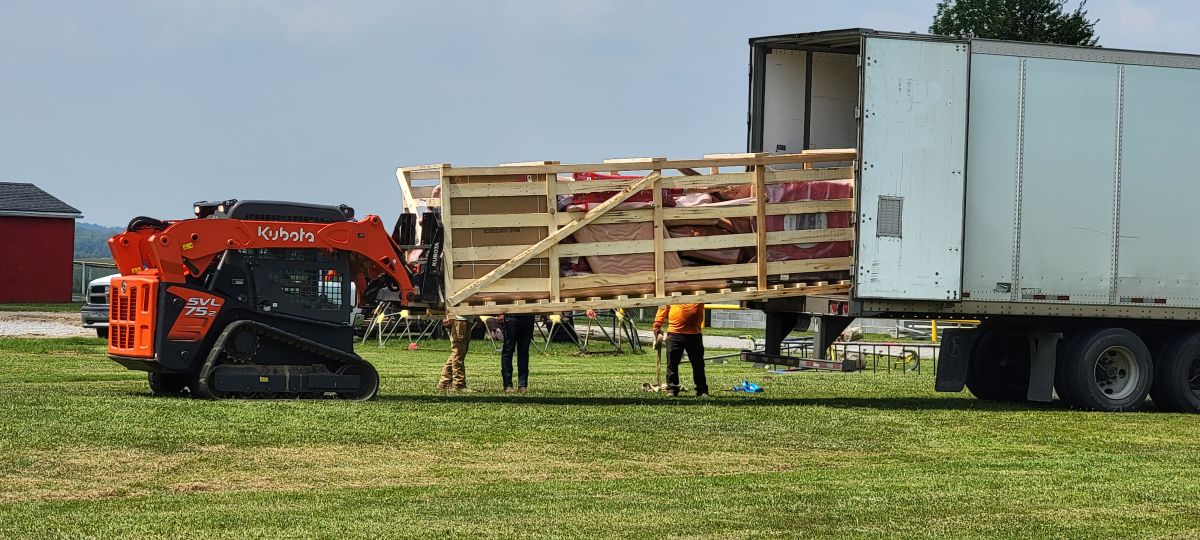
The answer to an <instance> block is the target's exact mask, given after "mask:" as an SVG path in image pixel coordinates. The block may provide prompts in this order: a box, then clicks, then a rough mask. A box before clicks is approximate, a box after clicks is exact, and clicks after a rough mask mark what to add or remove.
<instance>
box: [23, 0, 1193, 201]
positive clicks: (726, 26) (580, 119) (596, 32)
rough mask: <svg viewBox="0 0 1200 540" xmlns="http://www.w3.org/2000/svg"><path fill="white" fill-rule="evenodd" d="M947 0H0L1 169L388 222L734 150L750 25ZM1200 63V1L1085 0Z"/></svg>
mask: <svg viewBox="0 0 1200 540" xmlns="http://www.w3.org/2000/svg"><path fill="white" fill-rule="evenodd" d="M935 4H936V0H919V1H918V0H897V1H891V2H886V1H870V0H864V1H840V2H828V1H825V2H816V1H812V2H809V1H803V0H792V1H761V2H753V1H745V2H715V1H683V0H678V1H670V0H641V1H623V0H614V1H599V0H561V1H549V0H528V1H516V0H511V1H495V2H485V1H480V2H459V1H451V0H443V1H435V2H430V1H425V2H409V1H404V0H394V1H388V0H377V1H376V0H343V1H338V2H322V1H316V0H291V1H286V0H256V1H248V0H247V1H234V0H177V1H165V0H129V1H119V0H114V1H108V2H91V1H88V2H65V1H63V2H54V1H44V0H43V1H23V0H0V180H4V181H18V182H20V181H25V182H34V183H36V184H38V185H40V186H42V187H43V188H44V189H46V190H48V191H50V192H51V193H53V194H54V195H56V196H58V197H60V198H62V199H64V200H65V201H67V202H69V203H71V204H72V205H74V206H76V207H78V208H80V209H81V210H82V211H83V212H84V214H85V215H86V220H87V221H92V222H99V223H104V224H112V225H121V224H124V223H125V222H126V221H128V220H129V218H131V217H133V216H135V215H143V214H144V215H151V216H156V217H164V218H182V217H187V216H188V213H189V212H190V210H191V203H192V202H194V201H196V200H201V199H226V198H241V199H249V198H267V199H281V200H299V201H311V202H321V203H330V204H337V203H346V204H350V205H352V206H354V207H355V208H357V209H358V211H359V213H360V215H361V214H365V213H377V214H380V215H383V216H384V217H385V219H388V220H392V219H394V218H395V215H396V214H397V212H398V208H399V204H400V202H399V201H400V193H399V190H398V188H397V187H396V184H395V177H394V171H395V167H396V166H399V165H411V164H421V163H435V162H450V163H454V164H459V165H484V164H492V163H498V162H504V161H526V160H542V159H554V160H561V161H564V162H566V161H581V160H589V161H590V160H599V159H603V158H608V157H622V156H635V155H636V156H644V155H663V156H672V157H691V156H698V155H701V154H704V153H712V152H739V151H743V150H744V146H745V135H746V133H745V131H746V126H745V115H746V82H747V81H746V72H747V54H748V48H747V45H746V40H747V39H748V38H750V37H752V36H761V35H771V34H781V33H792V32H803V31H813V30H825V29H834V28H844V27H854V26H862V27H870V28H876V29H880V30H896V31H920V32H924V31H925V30H926V29H927V28H928V26H929V21H930V18H931V16H932V14H933V11H934V5H935ZM1088 8H1089V10H1090V12H1091V15H1092V16H1093V17H1099V18H1100V23H1099V25H1098V34H1099V36H1100V42H1101V44H1102V45H1104V46H1107V47H1117V48H1131V49H1148V50H1167V51H1175V52H1188V53H1200V3H1196V2H1190V1H1183V0H1164V1H1158V2H1154V1H1147V0H1092V1H1091V2H1089V3H1088Z"/></svg>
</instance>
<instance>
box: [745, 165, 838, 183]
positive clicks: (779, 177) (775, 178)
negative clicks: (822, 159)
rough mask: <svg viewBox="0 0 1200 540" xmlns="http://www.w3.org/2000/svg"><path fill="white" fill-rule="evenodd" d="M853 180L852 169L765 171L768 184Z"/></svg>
mask: <svg viewBox="0 0 1200 540" xmlns="http://www.w3.org/2000/svg"><path fill="white" fill-rule="evenodd" d="M853 178H854V168H853V167H827V168H823V169H784V170H780V171H767V183H768V184H782V183H787V182H811V181H814V180H850V179H853Z"/></svg>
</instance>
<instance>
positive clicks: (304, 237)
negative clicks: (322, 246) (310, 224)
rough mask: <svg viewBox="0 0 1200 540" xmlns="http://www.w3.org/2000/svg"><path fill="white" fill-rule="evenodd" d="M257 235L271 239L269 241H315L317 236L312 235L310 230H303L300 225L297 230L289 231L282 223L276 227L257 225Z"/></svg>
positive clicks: (264, 238)
mask: <svg viewBox="0 0 1200 540" xmlns="http://www.w3.org/2000/svg"><path fill="white" fill-rule="evenodd" d="M258 236H259V237H261V238H262V239H263V240H271V241H276V240H290V241H292V242H310V243H311V242H316V241H317V238H316V237H315V236H313V233H310V232H308V231H306V230H304V227H300V230H298V231H289V230H287V229H285V228H283V225H280V226H279V227H278V228H271V227H269V226H266V225H260V226H259V227H258Z"/></svg>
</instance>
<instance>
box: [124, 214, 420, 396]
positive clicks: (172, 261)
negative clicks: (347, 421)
mask: <svg viewBox="0 0 1200 540" xmlns="http://www.w3.org/2000/svg"><path fill="white" fill-rule="evenodd" d="M195 214H196V219H186V220H181V221H159V220H156V219H152V218H146V217H139V218H135V219H134V220H133V221H131V222H130V224H129V226H128V228H127V229H126V231H125V232H123V233H120V234H118V235H116V236H114V237H112V238H111V239H110V240H109V247H110V249H111V250H112V253H113V258H114V259H115V260H116V263H117V266H118V268H119V270H120V271H121V274H122V275H121V276H119V277H115V278H113V280H112V284H111V288H110V291H111V304H110V307H109V337H108V353H109V357H110V358H112V359H113V360H115V361H117V362H118V363H120V364H122V365H124V366H125V367H127V368H130V369H138V370H144V371H147V372H149V381H150V387H151V389H152V390H153V391H154V392H155V393H156V394H175V393H182V392H185V391H187V392H190V393H191V394H193V395H196V396H200V397H206V398H227V397H283V396H293V397H295V396H302V397H321V396H325V395H336V396H338V397H342V398H348V399H370V398H371V397H373V396H374V395H375V393H376V392H377V390H378V388H379V375H378V373H377V372H376V371H375V368H374V367H373V366H371V364H369V363H368V362H366V361H364V360H363V359H362V358H360V357H359V356H358V355H356V354H355V353H354V349H353V343H354V328H353V325H352V322H353V320H352V310H353V308H354V306H355V305H359V304H361V302H362V300H363V297H364V296H374V295H375V294H376V293H378V292H379V291H383V290H388V291H391V295H392V297H393V298H398V299H402V300H403V301H405V302H406V303H412V302H420V301H430V300H432V301H434V302H436V301H438V300H439V299H440V291H439V290H438V287H437V285H436V284H438V283H440V281H441V270H440V269H441V261H440V260H437V256H438V255H439V253H438V251H439V249H440V237H439V236H438V235H439V234H440V232H439V230H438V227H437V226H436V225H437V219H436V215H431V214H427V215H426V216H425V219H426V220H427V221H426V225H425V227H423V229H424V232H425V234H424V235H423V238H422V240H429V242H428V243H418V242H414V241H413V240H414V239H415V237H416V235H415V230H416V228H415V225H416V221H415V219H414V216H412V215H410V214H406V215H405V217H404V218H402V219H401V222H400V223H399V224H398V225H397V229H396V233H395V236H394V237H393V236H389V235H388V233H387V231H386V230H385V229H384V227H383V224H382V222H381V221H380V219H379V217H378V216H373V215H369V216H367V217H366V218H364V219H361V220H355V219H354V210H353V209H351V208H350V207H347V206H324V205H313V204H301V203H288V202H275V201H236V200H229V201H223V202H202V203H197V204H196V205H195ZM431 225H432V226H431ZM431 247H432V248H436V249H429V248H431ZM413 250H421V251H422V252H423V253H425V254H426V256H425V257H424V258H423V259H421V262H420V263H415V264H411V265H409V264H405V262H404V261H406V260H407V258H406V256H407V255H409V254H410V252H412V251H413ZM414 281H415V282H416V283H418V286H414V285H413V283H414ZM426 283H427V284H430V285H428V286H424V287H422V286H420V285H421V284H426Z"/></svg>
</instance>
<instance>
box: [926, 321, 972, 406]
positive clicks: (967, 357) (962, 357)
mask: <svg viewBox="0 0 1200 540" xmlns="http://www.w3.org/2000/svg"><path fill="white" fill-rule="evenodd" d="M973 348H975V329H973V328H971V329H968V328H952V329H947V330H945V331H943V333H942V345H941V348H939V349H938V361H937V379H936V382H935V383H934V387H933V388H934V390H937V391H938V392H962V390H963V388H964V387H965V386H966V385H967V367H968V366H969V365H970V362H971V349H973Z"/></svg>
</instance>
